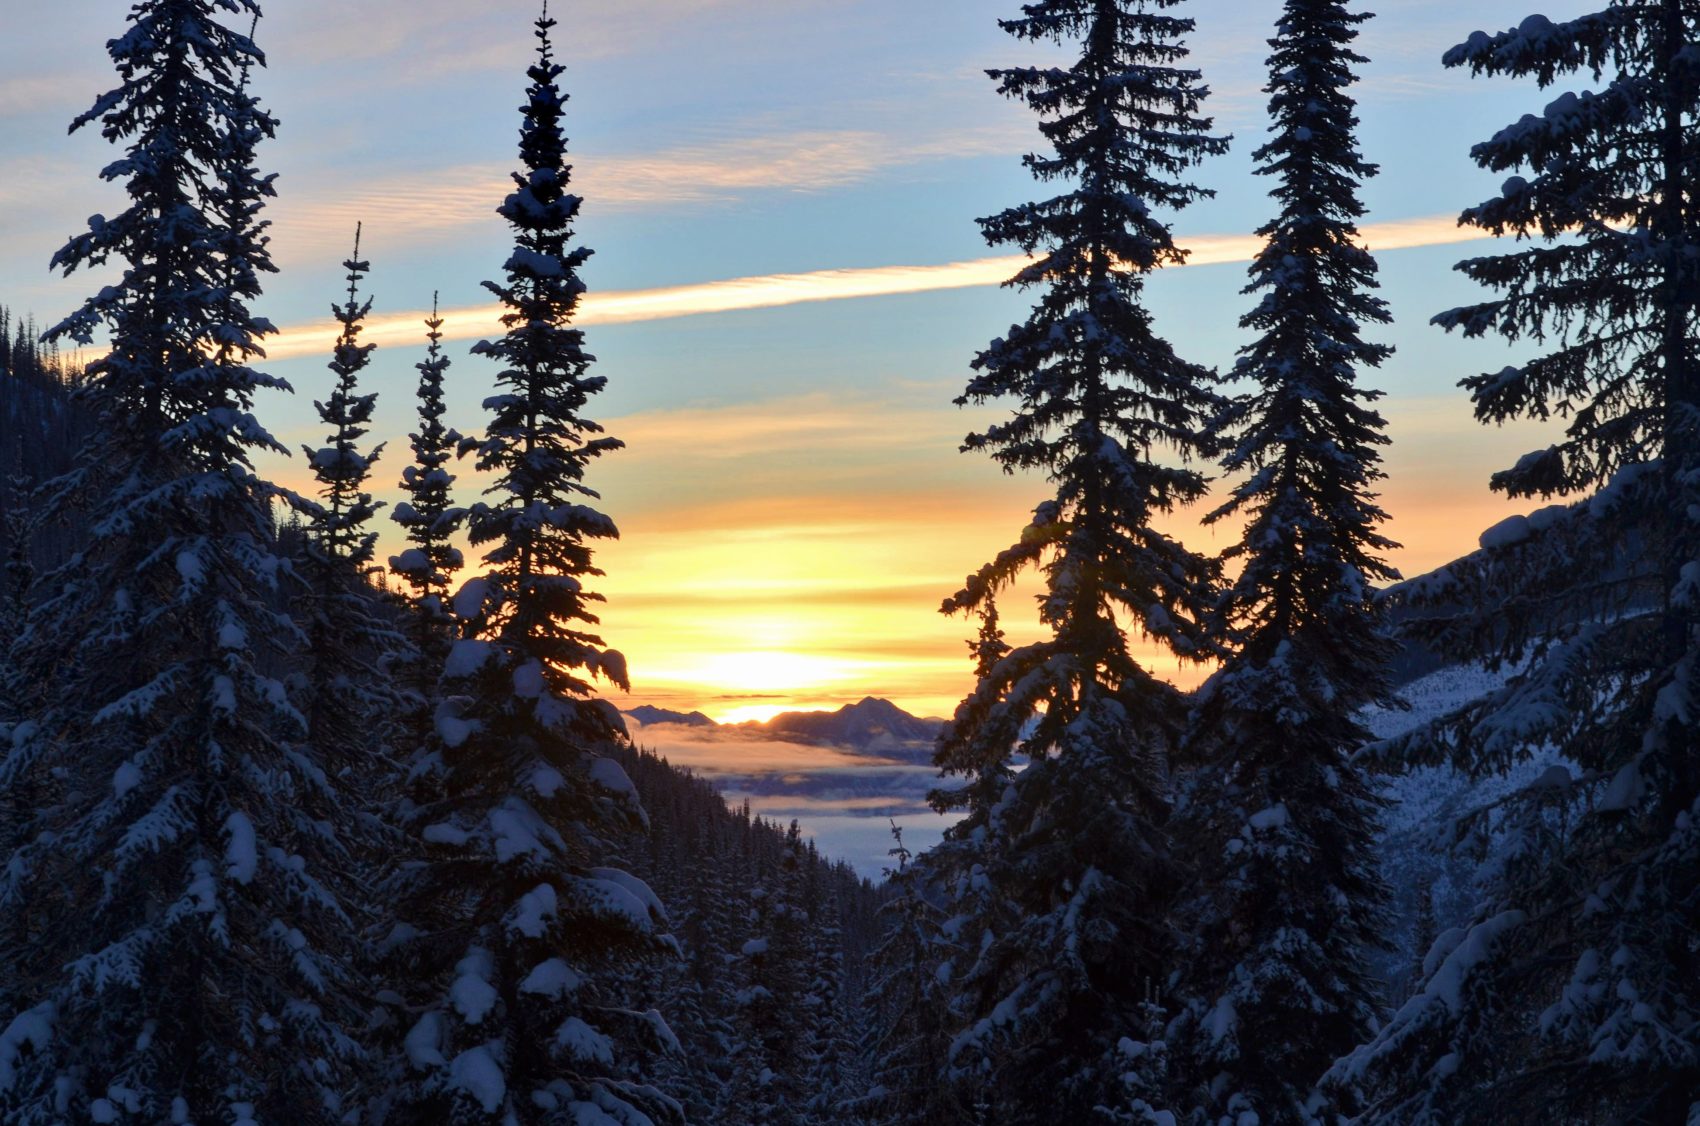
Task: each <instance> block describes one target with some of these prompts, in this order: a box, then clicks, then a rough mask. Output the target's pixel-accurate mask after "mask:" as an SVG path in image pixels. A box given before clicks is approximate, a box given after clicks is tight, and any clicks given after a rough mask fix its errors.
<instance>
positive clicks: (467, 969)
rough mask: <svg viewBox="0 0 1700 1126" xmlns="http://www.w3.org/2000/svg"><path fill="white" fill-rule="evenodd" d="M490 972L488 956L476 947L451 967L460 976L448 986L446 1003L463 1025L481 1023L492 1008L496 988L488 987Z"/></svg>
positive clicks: (493, 1006) (486, 952)
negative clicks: (463, 1022)
mask: <svg viewBox="0 0 1700 1126" xmlns="http://www.w3.org/2000/svg"><path fill="white" fill-rule="evenodd" d="M493 969H494V965H493V964H492V961H491V958H490V952H489V951H487V950H485V949H483V948H482V947H477V946H475V947H473V948H472V949H471V950H469V951H467V954H466V957H464V958H462V959H461V960H460V962H459V964H458V965H456V966H455V972H456V973H458V974H459V975H460V976H459V977H457V978H455V981H454V984H453V985H451V986H449V1003H450V1004H451V1005H453V1006H454V1007H455V1011H456V1012H458V1013H459V1014H460V1015H461V1016H462V1017H464V1018H465V1019H466V1023H467V1024H481V1023H483V1021H484V1018H485V1017H486V1016H488V1015H489V1014H490V1010H491V1009H493V1008H495V1007H496V999H497V994H496V987H495V986H493V985H491V984H490V973H491V971H492V970H493Z"/></svg>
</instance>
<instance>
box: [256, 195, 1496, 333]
mask: <svg viewBox="0 0 1700 1126" xmlns="http://www.w3.org/2000/svg"><path fill="white" fill-rule="evenodd" d="M1362 234H1363V239H1364V242H1365V243H1366V244H1367V245H1368V246H1369V248H1370V249H1371V250H1376V251H1381V250H1402V249H1406V248H1409V247H1416V246H1441V245H1444V244H1447V243H1458V242H1469V241H1472V240H1475V239H1480V238H1486V237H1488V236H1486V235H1485V234H1483V233H1482V232H1481V231H1479V230H1476V229H1474V228H1470V227H1460V226H1458V222H1457V219H1456V217H1454V216H1451V215H1430V216H1424V217H1422V218H1417V219H1399V220H1394V221H1392V222H1387V223H1370V224H1367V225H1365V226H1364V227H1363V228H1362ZM1182 245H1183V246H1185V247H1186V248H1187V249H1188V250H1189V251H1190V252H1191V253H1190V256H1189V257H1188V259H1187V265H1189V266H1211V265H1220V264H1222V263H1227V262H1247V261H1250V260H1251V257H1252V255H1254V254H1255V253H1256V252H1257V249H1258V247H1259V246H1260V245H1261V240H1260V239H1258V238H1257V237H1256V236H1255V235H1197V236H1194V237H1192V238H1191V239H1186V240H1182ZM1026 261H1027V259H1026V257H1025V256H1024V255H1019V254H1017V255H1005V256H1000V257H995V258H974V259H970V260H968V261H965V262H947V263H944V264H942V265H935V266H872V267H865V268H860V269H845V270H811V271H809V272H807V273H798V274H762V275H759V276H755V277H745V278H729V279H726V280H724V281H710V282H699V283H696V284H694V285H674V286H666V287H663V288H660V289H628V290H614V291H610V292H606V293H589V294H586V295H585V298H584V301H583V303H582V304H581V305H580V307H579V314H578V318H577V323H578V324H581V325H610V324H632V323H634V322H638V321H660V320H668V319H671V318H674V317H693V316H701V315H704V314H707V313H731V312H738V311H741V310H747V309H776V308H780V307H783V306H786V305H802V304H808V303H811V302H817V301H843V300H848V299H851V298H856V297H889V296H894V295H899V294H906V293H935V292H939V291H942V290H950V289H973V288H976V287H980V286H996V285H1002V284H1003V283H1004V282H1005V281H1008V280H1009V278H1010V277H1011V276H1012V275H1014V273H1015V272H1016V271H1017V270H1018V269H1020V268H1021V266H1022V265H1023V264H1024V263H1025V262H1026ZM501 312H502V308H501V306H499V305H475V306H469V307H464V308H459V309H447V310H444V311H443V314H442V317H443V329H442V331H443V336H444V338H445V339H448V340H475V339H479V338H481V337H488V336H496V335H499V334H500V333H501V331H502V326H501V322H500V320H499V318H500V316H501ZM424 317H425V313H424V312H423V311H415V312H406V313H390V314H385V315H382V316H376V317H371V318H368V319H367V321H366V324H365V328H364V331H363V333H362V339H363V340H365V341H367V342H370V343H374V344H379V345H388V346H392V347H405V346H408V345H413V344H420V343H422V342H423V339H424V331H423V329H422V328H421V327H420V322H421V321H422V320H423V319H424ZM335 341H336V324H335V322H334V321H326V322H324V323H320V324H310V325H293V326H289V327H287V328H284V329H282V330H281V331H279V332H278V333H277V334H276V335H275V336H273V337H271V338H270V339H269V340H268V341H267V342H266V352H267V354H268V355H269V356H271V357H272V358H274V359H286V358H288V357H291V356H304V355H313V354H316V353H322V352H329V351H330V349H331V347H332V345H333V344H334V343H335Z"/></svg>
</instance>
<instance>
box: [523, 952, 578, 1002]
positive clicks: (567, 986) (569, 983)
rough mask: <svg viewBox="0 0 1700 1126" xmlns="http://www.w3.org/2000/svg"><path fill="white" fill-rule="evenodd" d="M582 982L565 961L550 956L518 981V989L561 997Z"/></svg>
mask: <svg viewBox="0 0 1700 1126" xmlns="http://www.w3.org/2000/svg"><path fill="white" fill-rule="evenodd" d="M582 984H584V979H583V978H582V977H581V976H580V975H579V974H578V972H577V971H576V970H574V969H573V968H572V967H571V966H569V965H567V963H566V962H565V961H563V960H562V959H560V958H550V959H549V960H548V961H547V962H542V963H540V964H539V965H538V966H537V967H536V968H535V969H533V970H532V971H531V972H530V973H529V974H526V975H525V980H524V981H522V982H520V983H519V991H520V992H521V993H535V994H537V995H539V996H542V997H562V996H564V995H566V994H568V993H571V992H573V991H574V990H576V989H577V988H578V987H579V986H580V985H582Z"/></svg>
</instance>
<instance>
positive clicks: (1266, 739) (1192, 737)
mask: <svg viewBox="0 0 1700 1126" xmlns="http://www.w3.org/2000/svg"><path fill="white" fill-rule="evenodd" d="M1368 18H1369V17H1368V16H1367V15H1366V14H1364V13H1357V12H1352V11H1350V10H1348V6H1347V3H1346V0H1286V3H1285V4H1284V6H1283V7H1282V10H1281V14H1280V16H1279V18H1278V22H1277V24H1276V34H1275V37H1274V38H1273V39H1271V40H1270V41H1269V44H1270V47H1271V48H1272V52H1271V54H1270V56H1269V60H1268V65H1269V74H1270V78H1269V85H1268V87H1267V89H1268V92H1269V95H1270V99H1269V112H1270V118H1271V125H1270V132H1271V134H1272V135H1271V137H1270V139H1269V140H1268V142H1267V143H1265V144H1264V146H1263V147H1262V148H1260V149H1258V150H1257V152H1256V153H1254V154H1253V159H1254V160H1255V161H1256V162H1257V164H1258V172H1259V173H1261V174H1263V175H1266V176H1270V177H1273V178H1274V180H1275V186H1274V188H1273V190H1272V192H1271V194H1272V195H1273V197H1274V198H1275V200H1276V201H1277V203H1278V204H1279V213H1278V214H1277V216H1276V217H1275V219H1273V220H1272V221H1271V222H1269V223H1267V224H1265V225H1264V226H1263V227H1262V228H1261V229H1259V230H1258V232H1257V233H1258V235H1259V237H1261V238H1263V239H1265V240H1266V241H1265V242H1264V244H1263V247H1262V249H1260V250H1259V251H1258V254H1257V256H1256V258H1255V259H1254V260H1253V262H1252V266H1251V283H1250V285H1249V286H1248V287H1247V289H1246V292H1247V293H1248V294H1252V295H1254V296H1257V297H1258V302H1257V305H1256V307H1255V308H1254V309H1252V311H1251V312H1250V313H1248V314H1246V315H1245V316H1244V317H1242V318H1241V320H1240V326H1241V327H1242V328H1244V329H1247V330H1249V331H1251V332H1253V333H1255V334H1256V338H1255V339H1254V340H1253V341H1252V342H1251V343H1250V344H1248V345H1246V346H1245V347H1244V348H1242V349H1241V350H1240V358H1239V362H1238V363H1237V365H1236V366H1235V369H1234V375H1235V376H1236V377H1237V378H1238V379H1240V380H1243V381H1245V382H1246V383H1248V384H1250V390H1248V391H1247V392H1246V393H1244V394H1242V395H1240V396H1238V397H1236V398H1235V399H1234V400H1233V402H1232V404H1231V405H1230V406H1229V407H1228V409H1227V410H1226V411H1224V412H1223V414H1222V415H1221V417H1220V418H1219V420H1218V426H1219V428H1220V431H1221V433H1222V435H1223V439H1224V445H1225V449H1226V453H1225V456H1224V458H1223V468H1224V469H1225V470H1227V471H1228V472H1229V473H1233V474H1241V475H1242V476H1243V479H1242V480H1241V482H1240V483H1239V484H1238V485H1237V486H1236V487H1235V488H1234V490H1233V491H1232V493H1231V494H1230V495H1229V497H1228V498H1227V500H1226V501H1225V502H1224V503H1223V504H1222V505H1221V506H1220V507H1219V508H1217V509H1216V510H1215V511H1214V512H1212V513H1210V515H1209V516H1208V517H1207V518H1206V520H1207V522H1210V523H1214V522H1217V521H1223V520H1228V519H1233V518H1236V517H1240V518H1243V519H1244V520H1245V525H1244V530H1243V532H1242V533H1241V534H1240V537H1239V539H1238V540H1237V542H1235V543H1234V544H1233V545H1232V546H1230V547H1229V548H1228V549H1227V550H1226V551H1225V552H1224V558H1225V559H1227V560H1229V561H1237V562H1238V563H1239V565H1240V569H1239V575H1238V577H1237V579H1236V580H1235V581H1234V583H1233V584H1232V585H1231V586H1230V587H1229V588H1228V590H1227V591H1226V592H1225V594H1224V597H1223V598H1222V600H1221V603H1220V604H1219V606H1218V608H1217V611H1216V614H1217V618H1216V620H1215V623H1214V629H1213V632H1215V633H1217V635H1218V636H1221V637H1224V638H1228V639H1231V640H1230V641H1229V645H1230V649H1231V652H1230V655H1229V656H1228V659H1227V661H1226V663H1225V664H1224V666H1223V668H1222V669H1221V671H1220V672H1218V673H1217V674H1216V675H1215V676H1214V677H1212V678H1211V679H1210V681H1209V682H1208V683H1207V684H1206V685H1205V687H1204V688H1203V689H1201V690H1200V692H1199V693H1198V697H1197V700H1196V703H1195V708H1196V711H1195V714H1194V717H1193V723H1192V727H1191V730H1190V731H1189V734H1188V739H1187V743H1188V746H1187V751H1186V757H1187V759H1188V760H1189V761H1190V762H1191V763H1192V764H1193V765H1194V767H1195V769H1194V771H1193V775H1192V779H1191V783H1190V786H1191V793H1190V795H1189V801H1188V803H1187V805H1186V809H1185V813H1184V814H1183V815H1182V816H1181V817H1179V818H1177V820H1176V823H1175V833H1176V838H1177V840H1178V841H1181V842H1184V845H1185V849H1186V854H1187V855H1188V856H1189V857H1192V858H1193V863H1194V864H1195V865H1196V876H1195V878H1191V879H1189V880H1188V887H1189V889H1190V891H1191V894H1189V895H1188V896H1187V897H1186V899H1185V901H1184V902H1183V905H1182V906H1181V908H1180V915H1179V919H1180V930H1181V932H1182V933H1183V934H1185V935H1187V936H1188V953H1187V955H1186V957H1184V958H1182V959H1180V963H1181V965H1182V966H1183V967H1184V969H1183V970H1182V973H1181V977H1182V982H1183V984H1182V985H1181V987H1180V991H1181V992H1182V993H1184V994H1186V995H1187V998H1188V1002H1189V1011H1188V1012H1186V1013H1185V1014H1184V1015H1183V1016H1182V1018H1181V1019H1180V1020H1178V1021H1177V1022H1176V1027H1175V1029H1173V1030H1172V1031H1171V1033H1170V1039H1171V1044H1170V1047H1171V1049H1172V1052H1171V1060H1170V1063H1171V1068H1172V1071H1173V1073H1174V1075H1175V1078H1176V1079H1177V1080H1178V1081H1180V1083H1181V1086H1182V1087H1183V1088H1184V1089H1185V1091H1184V1094H1183V1095H1181V1096H1178V1097H1181V1098H1183V1099H1184V1101H1185V1102H1186V1103H1187V1104H1188V1105H1190V1106H1191V1107H1192V1108H1193V1114H1194V1116H1195V1118H1196V1120H1197V1121H1199V1122H1210V1123H1214V1122H1235V1121H1239V1120H1240V1119H1241V1117H1243V1116H1245V1115H1247V1114H1253V1115H1255V1116H1256V1121H1257V1122H1259V1123H1261V1124H1262V1126H1280V1124H1288V1123H1293V1124H1298V1123H1304V1122H1306V1121H1309V1120H1310V1119H1311V1117H1312V1114H1313V1111H1314V1109H1315V1108H1313V1107H1312V1106H1310V1103H1311V1096H1312V1090H1313V1087H1314V1085H1315V1084H1316V1082H1317V1081H1318V1080H1319V1079H1320V1078H1321V1076H1322V1074H1323V1072H1325V1071H1326V1070H1327V1069H1328V1066H1329V1064H1331V1063H1332V1062H1333V1061H1334V1060H1335V1059H1336V1058H1338V1057H1339V1056H1341V1055H1343V1054H1345V1053H1346V1052H1347V1051H1349V1050H1350V1049H1351V1048H1353V1047H1354V1046H1356V1045H1357V1044H1358V1043H1360V1042H1361V1041H1362V1040H1363V1039H1364V1038H1365V1037H1366V1036H1368V1035H1369V1034H1370V1032H1371V1031H1372V1030H1373V1028H1374V1019H1375V1001H1376V996H1377V995H1376V983H1375V982H1374V981H1373V979H1372V977H1371V975H1370V972H1369V969H1368V967H1367V965H1366V961H1365V956H1366V952H1368V951H1370V950H1373V949H1374V948H1375V946H1376V945H1377V943H1378V941H1379V939H1378V935H1379V934H1380V932H1381V925H1382V912H1383V909H1384V905H1385V901H1386V892H1385V889H1384V888H1383V887H1382V885H1381V883H1380V880H1379V878H1378V876H1377V874H1376V870H1375V858H1374V855H1373V853H1374V829H1375V822H1376V811H1377V800H1376V798H1375V796H1374V794H1373V792H1372V791H1371V789H1370V788H1369V787H1368V785H1367V784H1366V783H1365V780H1364V779H1363V777H1362V776H1361V773H1360V771H1359V769H1358V768H1357V767H1356V766H1354V765H1353V764H1352V762H1351V756H1352V755H1353V754H1354V753H1355V752H1356V751H1357V749H1358V748H1359V747H1361V746H1362V745H1363V744H1364V743H1365V742H1366V741H1367V740H1368V738H1369V733H1368V732H1367V731H1366V730H1365V729H1364V727H1363V726H1362V725H1361V724H1360V723H1359V722H1358V720H1357V719H1356V716H1355V713H1356V712H1357V711H1358V710H1359V709H1360V708H1362V707H1363V706H1364V705H1366V704H1370V703H1388V702H1390V701H1389V693H1390V687H1389V681H1388V674H1387V662H1388V660H1389V658H1390V656H1391V654H1392V651H1393V647H1394V643H1393V641H1392V639H1391V637H1390V636H1389V634H1388V633H1387V631H1386V628H1385V626H1384V624H1383V621H1382V616H1381V613H1380V611H1379V610H1378V609H1377V607H1376V605H1375V602H1374V587H1373V586H1372V584H1374V583H1379V582H1384V581H1386V580H1390V579H1395V578H1397V577H1398V576H1397V575H1395V574H1394V573H1393V571H1392V570H1391V569H1389V567H1388V566H1387V564H1386V563H1385V562H1384V561H1383V559H1382V554H1381V553H1383V552H1385V551H1387V550H1388V549H1390V548H1392V547H1394V546H1395V545H1394V544H1393V543H1392V542H1391V541H1389V540H1388V539H1387V538H1386V537H1385V536H1383V535H1382V534H1381V533H1380V532H1379V530H1378V528H1379V526H1380V525H1381V523H1382V522H1383V521H1384V520H1385V519H1386V516H1385V514H1384V513H1383V512H1382V511H1381V509H1380V508H1378V507H1377V506H1376V503H1375V494H1374V493H1373V491H1372V489H1373V487H1374V484H1375V482H1376V480H1377V479H1378V478H1380V477H1381V476H1382V472H1381V470H1380V467H1379V466H1380V454H1379V453H1378V452H1377V448H1378V447H1379V446H1381V445H1384V444H1386V442H1387V439H1386V437H1385V436H1384V435H1383V433H1382V431H1383V429H1384V425H1385V424H1384V422H1383V420H1382V419H1381V417H1380V415H1379V414H1377V413H1376V411H1375V410H1374V409H1373V407H1372V406H1371V404H1372V403H1373V402H1374V400H1375V399H1377V398H1379V392H1376V391H1372V390H1366V389H1364V388H1362V387H1360V386H1358V385H1357V382H1356V380H1357V376H1358V371H1359V369H1360V368H1374V367H1377V366H1379V365H1380V364H1381V362H1382V361H1383V360H1384V359H1385V358H1386V357H1387V356H1388V355H1389V353H1390V352H1391V349H1390V348H1388V347H1387V346H1386V345H1382V344H1374V343H1370V342H1368V341H1366V340H1364V339H1363V336H1362V334H1361V326H1362V325H1363V324H1365V323H1366V322H1367V323H1373V324H1385V323H1387V321H1388V320H1389V319H1390V318H1389V316H1388V312H1387V308H1386V305H1385V303H1384V302H1382V301H1381V300H1380V299H1379V298H1377V297H1375V296H1374V295H1373V290H1374V288H1375V286H1376V279H1375V273H1376V270H1375V261H1374V259H1373V258H1372V257H1371V256H1370V254H1369V252H1368V251H1367V250H1365V249H1364V248H1363V247H1362V246H1361V245H1360V240H1359V236H1358V231H1357V226H1356V220H1357V219H1358V218H1359V217H1360V216H1361V215H1362V214H1363V210H1364V209H1363V205H1362V204H1361V203H1360V202H1359V201H1358V187H1359V185H1360V183H1361V182H1362V180H1363V179H1364V178H1365V177H1367V176H1370V175H1372V174H1374V172H1375V168H1374V166H1373V165H1370V164H1367V163H1365V161H1364V160H1363V158H1362V156H1361V155H1360V154H1359V152H1358V149H1357V144H1356V141H1355V139H1354V135H1353V134H1354V130H1355V127H1356V125H1357V117H1356V114H1355V113H1354V103H1353V99H1352V98H1351V97H1350V95H1349V94H1348V93H1347V88H1348V87H1349V86H1350V85H1351V83H1352V82H1353V81H1355V77H1354V75H1353V67H1354V66H1355V65H1358V64H1361V63H1362V62H1364V59H1363V58H1362V57H1361V56H1360V55H1358V54H1356V53H1355V52H1354V51H1353V50H1352V49H1351V45H1352V42H1353V40H1355V39H1356V38H1357V34H1358V25H1359V24H1361V23H1362V22H1363V21H1364V20H1366V19H1368Z"/></svg>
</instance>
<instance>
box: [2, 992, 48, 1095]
mask: <svg viewBox="0 0 1700 1126" xmlns="http://www.w3.org/2000/svg"><path fill="white" fill-rule="evenodd" d="M54 1016H55V1010H54V1008H53V1004H52V1002H45V1003H43V1004H40V1005H37V1006H36V1007H35V1008H33V1009H29V1010H27V1011H25V1012H22V1013H19V1014H18V1015H17V1016H15V1017H13V1018H12V1023H11V1024H9V1025H7V1026H6V1030H5V1031H4V1032H0V1091H8V1090H11V1087H12V1084H13V1082H14V1081H16V1079H17V1071H16V1068H17V1063H18V1056H19V1055H20V1053H21V1052H22V1049H23V1048H24V1047H25V1046H26V1045H27V1046H28V1047H29V1048H30V1050H31V1051H33V1052H45V1051H46V1050H47V1045H48V1043H49V1041H51V1040H52V1039H53V1018H54Z"/></svg>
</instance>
